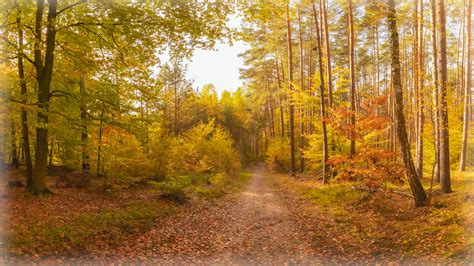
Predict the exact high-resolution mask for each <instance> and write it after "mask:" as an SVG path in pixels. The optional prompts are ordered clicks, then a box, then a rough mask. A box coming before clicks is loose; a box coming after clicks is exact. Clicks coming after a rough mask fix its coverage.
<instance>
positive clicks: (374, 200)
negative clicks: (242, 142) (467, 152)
mask: <svg viewBox="0 0 474 266" xmlns="http://www.w3.org/2000/svg"><path fill="white" fill-rule="evenodd" d="M274 180H275V183H276V185H277V186H279V187H280V188H282V189H284V190H286V191H287V192H286V193H288V192H293V193H296V194H297V195H298V197H300V198H301V199H303V200H304V201H306V202H307V203H309V204H310V205H312V206H313V207H310V212H313V213H318V212H320V213H321V212H322V215H323V216H324V217H326V218H328V219H327V220H328V222H327V224H326V225H325V226H324V228H333V230H336V231H334V232H330V233H328V237H330V238H333V237H334V236H336V237H341V240H340V241H338V242H339V243H341V244H343V245H344V244H347V246H346V247H349V248H351V247H358V248H362V247H363V248H364V249H365V250H364V252H367V254H369V255H370V254H373V256H375V255H376V254H387V255H386V256H389V255H390V256H394V257H395V258H396V256H403V257H412V258H430V259H444V260H446V261H450V260H451V259H453V258H457V259H458V260H462V259H463V258H466V257H467V256H469V252H471V251H472V250H474V236H473V229H474V224H472V222H471V221H474V206H473V202H474V173H473V172H458V171H452V189H453V193H450V194H442V193H441V192H440V190H439V185H438V184H435V186H434V187H433V198H432V200H431V204H430V206H427V207H422V208H416V207H414V203H413V199H412V198H409V197H407V196H403V195H400V194H393V193H389V192H377V193H373V194H370V195H369V194H368V193H367V192H365V191H360V190H354V189H353V188H352V185H353V184H352V183H348V182H345V183H334V184H330V185H321V184H320V182H316V181H315V180H307V179H304V180H297V179H295V178H290V177H288V176H286V175H275V178H274ZM422 183H423V185H424V187H425V190H426V191H427V193H428V191H429V184H430V180H429V178H424V179H423V180H422ZM387 188H389V189H395V190H400V191H405V192H407V193H409V194H411V193H410V189H409V186H408V184H405V185H403V186H402V187H398V186H394V185H387V187H386V188H385V190H386V189H387ZM311 208H312V209H313V211H311ZM313 219H314V220H318V219H316V218H313ZM319 222H321V220H320V219H319ZM315 234H316V235H315V236H314V241H315V245H317V244H318V243H320V242H321V241H323V240H322V239H324V232H321V231H318V232H316V233H315ZM348 239H349V241H348ZM344 241H346V242H345V243H343V242H344ZM349 242H350V243H349ZM397 254H398V255H397ZM471 254H472V253H471Z"/></svg>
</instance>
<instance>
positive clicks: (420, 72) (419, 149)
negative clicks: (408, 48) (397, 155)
mask: <svg viewBox="0 0 474 266" xmlns="http://www.w3.org/2000/svg"><path fill="white" fill-rule="evenodd" d="M416 1H417V4H416V6H417V7H418V8H419V12H418V10H416V13H419V14H417V16H415V18H417V19H418V21H417V22H416V29H417V33H416V34H415V36H416V38H417V41H416V44H417V45H416V47H415V49H416V50H417V52H416V56H417V58H416V66H417V69H416V71H415V72H416V75H415V77H416V78H417V81H416V85H417V88H416V90H417V91H418V95H417V103H418V104H417V116H416V120H417V134H416V136H417V139H416V169H417V171H418V176H419V177H420V178H422V177H423V132H424V130H423V129H424V127H425V125H424V120H425V107H424V105H425V102H424V92H423V90H424V86H423V85H424V80H425V76H424V69H423V66H424V65H423V60H424V58H423V56H424V51H423V0H416Z"/></svg>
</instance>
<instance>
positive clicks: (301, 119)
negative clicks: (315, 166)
mask: <svg viewBox="0 0 474 266" xmlns="http://www.w3.org/2000/svg"><path fill="white" fill-rule="evenodd" d="M298 37H299V42H300V45H299V48H300V89H301V91H302V92H304V90H305V89H304V57H303V29H302V27H301V16H300V13H299V11H298ZM304 142H305V139H304V107H301V108H300V172H304V155H303V150H304V145H305V143H304Z"/></svg>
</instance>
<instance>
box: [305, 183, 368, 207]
mask: <svg viewBox="0 0 474 266" xmlns="http://www.w3.org/2000/svg"><path fill="white" fill-rule="evenodd" d="M304 195H305V197H307V198H308V199H310V200H311V201H312V202H313V203H314V204H316V205H318V206H321V207H324V208H331V207H334V206H345V205H351V204H355V203H357V202H359V201H360V200H362V199H363V198H365V197H366V196H367V195H368V193H367V192H364V191H360V190H354V189H352V188H351V187H350V184H331V185H327V186H323V187H321V188H318V189H311V190H308V191H306V192H304Z"/></svg>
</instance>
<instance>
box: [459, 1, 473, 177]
mask: <svg viewBox="0 0 474 266" xmlns="http://www.w3.org/2000/svg"><path fill="white" fill-rule="evenodd" d="M471 15H472V0H468V7H467V12H466V29H467V57H466V59H467V62H466V71H464V73H465V79H466V80H465V81H464V115H463V128H462V149H461V161H460V164H459V170H460V171H465V170H466V156H467V136H468V135H467V133H468V130H469V118H470V112H469V100H470V98H471V82H472V77H471V73H472V58H471V49H472V47H471V42H472V39H471V38H472V32H471V31H472V27H471Z"/></svg>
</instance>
